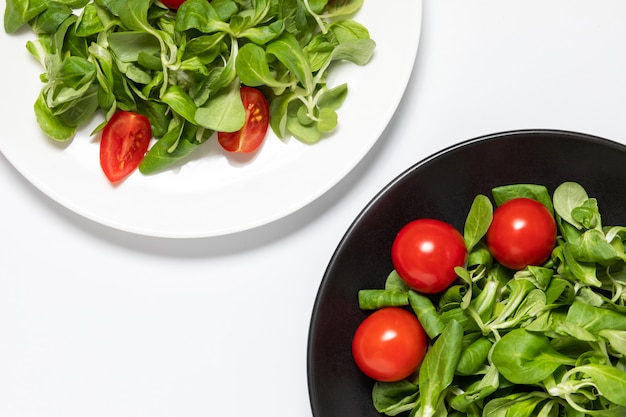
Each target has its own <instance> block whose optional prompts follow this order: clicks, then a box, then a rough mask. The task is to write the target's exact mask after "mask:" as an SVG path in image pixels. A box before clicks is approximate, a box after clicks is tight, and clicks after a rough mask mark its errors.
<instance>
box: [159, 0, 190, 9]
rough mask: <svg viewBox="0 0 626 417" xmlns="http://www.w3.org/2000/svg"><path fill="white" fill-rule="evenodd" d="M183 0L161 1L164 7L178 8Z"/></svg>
mask: <svg viewBox="0 0 626 417" xmlns="http://www.w3.org/2000/svg"><path fill="white" fill-rule="evenodd" d="M184 2H185V0H161V3H163V4H164V5H165V6H166V7H169V8H170V9H174V10H176V9H178V8H179V7H180V5H181V4H183V3H184Z"/></svg>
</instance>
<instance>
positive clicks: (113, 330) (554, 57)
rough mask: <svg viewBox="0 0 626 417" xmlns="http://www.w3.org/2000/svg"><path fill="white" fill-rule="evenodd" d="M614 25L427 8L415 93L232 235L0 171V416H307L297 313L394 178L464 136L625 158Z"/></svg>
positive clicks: (620, 49)
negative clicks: (147, 229) (143, 218)
mask: <svg viewBox="0 0 626 417" xmlns="http://www.w3.org/2000/svg"><path fill="white" fill-rule="evenodd" d="M366 1H378V0H366ZM380 7H385V8H388V7H394V6H393V2H391V3H390V2H381V6H380ZM397 12H398V13H402V10H401V9H399V10H398V11H397ZM624 22H626V2H623V1H620V0H612V1H606V0H602V1H597V0H594V1H591V0H589V1H580V0H576V1H573V0H562V1H554V0H532V1H529V0H519V1H503V0H489V1H487V0H483V1H470V0H425V1H424V4H423V21H422V34H421V41H420V47H419V52H418V56H417V60H416V62H415V68H414V71H413V76H412V79H411V81H410V83H409V86H408V90H407V92H406V94H405V96H404V99H403V101H402V102H401V104H400V108H399V110H398V112H397V113H396V115H395V117H394V118H393V120H392V122H391V124H390V125H389V127H388V129H387V130H386V131H385V133H384V134H383V135H382V137H381V138H380V140H379V141H378V143H377V144H376V146H375V147H374V148H373V149H372V151H371V152H369V153H368V155H367V156H366V157H365V159H364V160H363V161H362V162H361V163H360V164H359V165H358V166H357V167H356V168H355V169H354V170H353V171H352V172H351V173H350V174H349V175H348V176H347V177H346V178H345V179H344V180H343V181H341V182H340V183H339V184H338V185H337V186H335V187H334V188H333V189H331V190H330V191H329V192H327V193H326V194H324V195H323V196H321V197H320V198H319V199H317V200H316V201H314V202H313V203H312V204H310V205H308V206H306V207H305V208H303V209H301V210H299V211H297V212H296V213H294V214H292V215H290V216H288V217H286V218H284V219H282V220H278V221H276V222H273V223H271V224H269V225H266V226H262V227H260V228H257V229H253V230H250V231H247V232H241V233H237V234H234V235H228V236H223V237H216V238H205V239H188V240H187V239H175V240H168V239H159V238H150V237H142V236H138V235H133V234H128V233H125V232H121V231H117V230H114V229H111V228H108V227H106V226H102V225H99V224H97V223H94V222H92V221H90V220H87V219H85V218H82V217H80V216H78V215H76V214H74V213H73V212H71V211H69V210H67V209H66V208H64V207H62V206H60V205H58V204H57V203H55V202H53V201H52V200H51V199H50V198H48V197H46V196H45V195H43V194H42V193H41V192H40V191H38V190H37V189H36V188H35V187H33V186H32V185H31V184H30V183H29V182H28V181H26V180H25V179H24V178H23V177H22V176H21V175H20V174H19V173H18V172H17V171H16V170H15V169H14V168H13V167H12V166H11V165H10V164H9V162H8V161H7V160H6V159H5V158H4V157H0V190H1V193H2V198H1V202H0V416H2V417H40V416H41V417H57V416H58V417H78V416H81V417H84V416H89V417H100V416H107V417H111V416H115V417H148V416H149V417H165V416H167V417H170V416H171V417H174V416H176V417H178V416H184V417H195V416H242V415H248V414H251V415H255V416H257V417H270V416H271V417H277V416H278V417H281V416H282V417H294V416H303V417H306V416H310V415H311V411H310V407H309V399H308V392H307V380H306V378H307V375H306V351H307V336H308V326H309V320H310V316H311V310H312V308H313V305H314V301H315V296H316V292H317V288H318V286H319V283H320V281H321V279H322V277H323V274H324V271H325V268H326V266H327V264H328V262H329V260H330V258H331V256H332V254H333V251H334V249H335V247H336V246H337V244H338V243H339V241H340V239H341V237H342V236H343V234H344V232H345V231H346V229H347V228H348V227H349V226H350V224H351V223H352V221H353V219H354V218H355V217H356V216H357V215H358V213H359V212H360V211H361V209H362V208H363V207H364V206H365V205H366V204H367V203H368V202H369V200H370V199H371V198H372V197H374V195H375V194H376V193H377V192H378V191H379V190H380V189H381V188H382V187H384V186H385V185H386V184H387V183H388V182H389V181H391V180H392V179H393V178H394V177H395V176H396V175H398V174H399V173H401V172H402V171H404V170H405V169H406V168H408V167H409V166H411V165H413V164H414V163H416V162H418V161H420V160H421V159H423V158H424V157H426V156H428V155H430V154H432V153H434V152H436V151H439V150H441V149H443V148H445V147H447V146H449V145H452V144H454V143H457V142H460V141H463V140H466V139H470V138H473V137H476V136H481V135H484V134H489V133H494V132H499V131H505V130H513V129H521V128H524V129H525V128H551V129H566V130H575V131H580V132H583V133H590V134H594V135H598V136H602V137H606V138H609V139H613V140H617V141H620V142H624V143H626V117H625V114H626V24H625V23H624ZM416 26H417V25H416ZM393 27H394V22H393V21H389V30H390V31H393ZM397 48H398V53H402V52H403V51H402V39H398V42H397ZM7 64H8V61H4V62H3V65H7ZM393 71H394V68H389V76H390V77H393ZM0 94H1V93H0ZM1 99H2V100H10V97H2V98H1ZM363 123H367V120H363ZM450 169H454V167H450ZM598 169H602V167H598ZM625 172H626V167H625ZM318 417H323V416H318Z"/></svg>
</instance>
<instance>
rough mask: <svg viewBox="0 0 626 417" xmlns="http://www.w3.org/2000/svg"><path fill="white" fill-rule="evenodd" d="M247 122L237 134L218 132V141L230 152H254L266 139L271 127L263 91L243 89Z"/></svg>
mask: <svg viewBox="0 0 626 417" xmlns="http://www.w3.org/2000/svg"><path fill="white" fill-rule="evenodd" d="M240 93H241V99H242V101H243V107H244V108H245V110H246V121H245V123H244V125H243V127H242V128H241V129H240V130H238V131H236V132H218V133H217V140H218V141H219V143H220V145H222V147H223V148H224V149H226V150H227V151H229V152H245V153H247V152H254V151H255V150H256V149H257V148H258V147H259V146H260V145H261V143H262V142H263V139H265V134H266V133H267V128H268V126H269V121H270V118H269V114H270V113H269V106H268V104H267V100H266V99H265V96H264V95H263V93H261V91H259V90H257V89H256V88H252V87H246V86H243V87H241V90H240Z"/></svg>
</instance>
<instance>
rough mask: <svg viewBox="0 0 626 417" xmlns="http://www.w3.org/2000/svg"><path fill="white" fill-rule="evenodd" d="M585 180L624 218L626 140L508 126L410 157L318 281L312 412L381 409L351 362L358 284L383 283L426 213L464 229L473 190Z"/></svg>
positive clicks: (359, 416) (354, 415)
mask: <svg viewBox="0 0 626 417" xmlns="http://www.w3.org/2000/svg"><path fill="white" fill-rule="evenodd" d="M565 181H575V182H578V183H580V184H581V185H582V186H583V187H584V188H585V189H586V190H587V192H588V193H589V195H590V196H591V197H596V198H597V199H598V203H599V206H600V213H601V214H602V216H603V217H602V218H603V224H606V225H609V224H614V225H615V224H620V225H624V224H626V193H625V191H626V146H624V145H622V144H620V143H617V142H614V141H610V140H607V139H602V138H598V137H595V136H590V135H586V134H581V133H573V132H564V131H554V130H526V131H514V132H505V133H499V134H495V135H489V136H484V137H479V138H476V139H472V140H469V141H466V142H463V143H460V144H458V145H454V146H452V147H450V148H447V149H445V150H443V151H441V152H439V153H437V154H435V155H433V156H431V157H429V158H426V159H425V160H423V161H421V162H419V163H417V164H416V165H414V166H412V167H411V168H409V169H408V170H406V171H405V172H404V173H402V174H401V175H400V176H398V177H397V178H396V179H395V180H394V181H392V182H391V183H390V184H389V185H387V186H386V187H385V188H384V189H383V190H382V191H381V192H380V193H379V194H377V195H376V196H375V197H374V199H373V200H372V201H371V202H370V203H369V204H368V205H367V206H366V207H365V209H364V210H363V211H362V212H361V214H360V215H359V216H358V217H357V218H356V220H355V221H354V223H353V224H352V226H351V227H350V228H349V229H348V231H347V232H346V234H345V236H344V238H343V239H342V241H341V243H340V244H339V246H338V248H337V250H336V252H335V254H334V255H333V257H332V259H331V261H330V264H329V266H328V269H327V270H326V273H325V275H324V278H323V280H322V282H321V286H320V289H319V292H318V294H317V299H316V302H315V306H314V309H313V315H312V318H311V325H310V329H309V341H308V343H309V345H308V357H307V362H308V363H307V368H308V384H309V395H310V400H311V407H312V411H313V416H314V417H370V416H371V417H378V416H379V414H378V412H376V410H375V409H374V407H373V405H372V400H371V390H372V386H373V381H372V380H371V379H369V378H368V377H366V376H364V375H363V374H362V373H361V372H360V371H359V369H358V368H357V367H356V365H355V364H354V361H353V359H352V354H351V343H352V335H353V334H354V331H355V330H356V328H357V326H358V325H359V323H360V322H361V321H362V320H363V319H364V318H365V317H366V316H367V313H366V312H363V311H361V310H360V309H359V306H358V300H357V293H358V291H359V290H360V289H364V288H383V285H384V282H385V279H386V277H387V275H388V274H389V272H391V270H392V269H393V266H392V264H391V244H392V242H393V239H394V237H395V235H396V233H397V232H398V230H400V228H401V227H402V226H403V225H404V224H406V223H408V222H409V221H411V220H413V219H416V218H420V217H432V218H438V219H440V220H444V221H447V222H449V223H451V224H452V225H454V226H455V227H456V228H457V229H458V230H459V231H462V230H463V225H464V222H465V218H466V216H467V213H468V211H469V208H470V205H471V203H472V201H473V199H474V197H475V196H476V195H477V194H479V193H482V194H485V195H488V196H490V195H491V189H492V188H493V187H495V186H498V185H506V184H516V183H535V184H542V185H545V186H546V187H548V189H549V191H550V192H551V193H552V192H553V191H554V189H555V188H556V187H557V186H558V185H559V184H561V183H562V182H565Z"/></svg>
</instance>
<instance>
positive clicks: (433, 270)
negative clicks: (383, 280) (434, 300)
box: [391, 219, 467, 294]
mask: <svg viewBox="0 0 626 417" xmlns="http://www.w3.org/2000/svg"><path fill="white" fill-rule="evenodd" d="M391 260H392V262H393V266H394V268H395V269H396V272H398V275H400V278H402V280H403V281H404V282H405V283H406V284H407V285H408V286H409V287H411V288H413V289H414V290H416V291H419V292H421V293H425V294H434V293H438V292H441V291H443V290H445V289H446V288H448V287H449V286H450V285H451V284H452V283H453V282H454V280H455V279H456V278H457V275H456V272H454V268H455V267H457V266H464V265H465V262H466V260H467V248H466V247H465V241H464V240H463V236H461V234H460V233H459V232H458V231H457V230H456V229H455V228H454V227H453V226H452V225H450V224H448V223H446V222H443V221H441V220H435V219H418V220H413V221H412V222H410V223H408V224H406V225H405V226H404V227H403V228H402V229H400V232H398V235H397V236H396V238H395V240H394V242H393V245H392V247H391Z"/></svg>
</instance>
